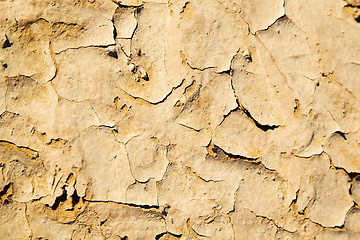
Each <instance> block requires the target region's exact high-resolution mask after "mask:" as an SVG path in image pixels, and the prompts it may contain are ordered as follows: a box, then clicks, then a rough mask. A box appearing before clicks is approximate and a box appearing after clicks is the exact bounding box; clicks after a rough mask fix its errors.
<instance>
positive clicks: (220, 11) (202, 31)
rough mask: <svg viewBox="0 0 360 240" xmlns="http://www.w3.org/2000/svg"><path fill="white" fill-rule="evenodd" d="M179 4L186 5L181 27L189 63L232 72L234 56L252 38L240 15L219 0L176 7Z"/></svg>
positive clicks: (194, 0)
mask: <svg viewBox="0 0 360 240" xmlns="http://www.w3.org/2000/svg"><path fill="white" fill-rule="evenodd" d="M179 3H183V4H184V5H183V6H181V7H182V9H181V10H180V28H181V30H182V32H183V33H182V35H181V41H182V43H181V45H182V51H183V54H184V56H185V58H186V61H187V63H188V64H189V65H190V66H191V67H192V68H196V69H205V68H214V70H215V71H217V72H222V71H226V70H228V69H229V68H230V64H231V59H232V57H233V56H234V55H235V54H236V52H237V51H238V50H239V48H240V47H241V46H242V45H243V43H244V38H245V37H246V36H247V35H248V29H247V25H246V23H245V22H244V21H243V20H242V18H241V17H240V15H239V14H236V13H233V12H228V11H226V9H225V8H224V6H222V5H221V4H220V3H218V2H217V1H215V0H210V1H206V2H204V1H199V0H192V1H187V2H184V1H180V2H177V3H176V4H179ZM174 4H175V3H174ZM219 43H221V44H219Z"/></svg>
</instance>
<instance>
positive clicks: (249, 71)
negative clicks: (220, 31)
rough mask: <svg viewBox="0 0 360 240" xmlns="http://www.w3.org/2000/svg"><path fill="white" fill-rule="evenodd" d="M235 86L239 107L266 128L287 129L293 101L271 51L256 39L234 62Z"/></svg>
mask: <svg viewBox="0 0 360 240" xmlns="http://www.w3.org/2000/svg"><path fill="white" fill-rule="evenodd" d="M231 68H232V69H233V76H232V80H233V86H234V89H235V93H236V96H237V97H238V99H239V101H240V104H241V105H242V106H243V108H245V109H246V110H247V111H248V112H249V113H250V115H251V116H252V117H253V118H254V119H255V121H257V122H258V123H259V124H260V125H263V126H270V127H272V126H279V125H285V123H286V120H287V119H288V117H289V116H290V115H291V114H292V113H293V108H294V99H293V94H292V91H291V89H290V88H289V86H288V84H287V82H286V79H285V78H284V76H283V75H282V73H281V72H280V71H279V69H278V67H277V66H276V64H275V63H274V60H273V58H272V56H271V55H270V53H269V52H268V50H267V49H266V48H265V47H264V46H263V45H262V44H261V43H260V42H259V41H258V40H257V39H256V38H255V37H253V36H249V37H248V38H247V40H246V42H245V45H244V46H243V47H242V49H241V50H240V52H239V54H237V55H236V56H235V58H234V59H233V62H232V67H231Z"/></svg>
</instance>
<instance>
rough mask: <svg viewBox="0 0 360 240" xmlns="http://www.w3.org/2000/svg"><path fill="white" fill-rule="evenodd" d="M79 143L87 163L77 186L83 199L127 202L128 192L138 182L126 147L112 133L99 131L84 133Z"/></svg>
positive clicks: (104, 130)
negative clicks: (126, 193) (132, 171)
mask: <svg viewBox="0 0 360 240" xmlns="http://www.w3.org/2000/svg"><path fill="white" fill-rule="evenodd" d="M78 141H79V149H78V151H81V152H82V163H83V166H82V167H81V169H80V171H79V176H78V181H77V182H76V186H75V188H76V189H77V190H78V194H79V196H84V197H85V198H86V199H89V200H98V201H109V200H110V201H115V202H125V192H126V190H127V188H128V187H129V186H130V185H131V184H132V183H134V181H135V180H134V178H133V176H132V175H131V172H130V167H129V161H128V159H127V153H126V150H125V147H124V146H123V144H121V143H118V142H117V141H116V140H115V137H114V135H113V134H112V132H111V130H109V129H107V128H95V127H92V128H89V129H87V130H85V131H83V132H82V133H81V135H80V136H79V139H78ZM99 143H101V144H99ZM99 159H101V161H102V165H101V166H99V164H98V161H99Z"/></svg>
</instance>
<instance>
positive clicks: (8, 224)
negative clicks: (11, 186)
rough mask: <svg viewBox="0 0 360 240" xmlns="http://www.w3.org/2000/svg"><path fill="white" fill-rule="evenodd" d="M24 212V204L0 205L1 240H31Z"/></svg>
mask: <svg viewBox="0 0 360 240" xmlns="http://www.w3.org/2000/svg"><path fill="white" fill-rule="evenodd" d="M25 210H26V205H25V204H24V203H7V204H0V218H1V225H0V235H1V238H2V239H4V240H12V239H24V240H25V239H32V232H31V229H30V228H29V226H28V222H27V220H26V216H25Z"/></svg>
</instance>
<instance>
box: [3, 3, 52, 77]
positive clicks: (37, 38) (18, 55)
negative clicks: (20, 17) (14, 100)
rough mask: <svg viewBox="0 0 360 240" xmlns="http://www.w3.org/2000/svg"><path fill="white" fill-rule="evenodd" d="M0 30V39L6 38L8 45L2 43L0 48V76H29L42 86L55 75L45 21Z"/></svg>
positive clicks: (47, 26) (48, 30)
mask: <svg viewBox="0 0 360 240" xmlns="http://www.w3.org/2000/svg"><path fill="white" fill-rule="evenodd" d="M0 8H1V7H0ZM1 21H3V19H2V18H0V22H1ZM0 24H1V23H0ZM2 30H3V29H1V28H0V34H1V35H2V36H1V37H3V36H6V41H7V42H8V45H4V44H5V43H3V45H2V46H1V48H0V60H1V64H2V67H1V68H0V76H4V77H17V76H31V78H32V79H34V80H35V81H36V82H38V83H42V84H44V83H46V82H47V81H49V80H51V79H52V78H53V77H54V76H55V72H56V67H55V63H54V61H53V59H52V53H51V47H50V39H49V34H50V26H49V23H48V22H46V21H45V20H39V21H36V22H32V23H26V24H21V23H17V24H16V25H13V26H12V27H10V28H9V29H4V31H2ZM4 46H6V47H4ZM19 66H21V67H19Z"/></svg>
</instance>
